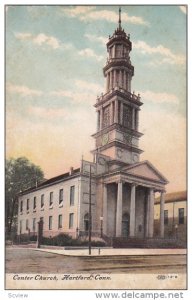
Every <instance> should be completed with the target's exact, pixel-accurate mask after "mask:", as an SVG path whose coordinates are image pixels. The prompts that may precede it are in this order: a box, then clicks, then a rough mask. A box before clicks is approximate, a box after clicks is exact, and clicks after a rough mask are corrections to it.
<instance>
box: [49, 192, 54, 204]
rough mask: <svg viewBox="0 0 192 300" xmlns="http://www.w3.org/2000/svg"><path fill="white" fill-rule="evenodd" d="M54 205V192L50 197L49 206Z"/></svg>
mask: <svg viewBox="0 0 192 300" xmlns="http://www.w3.org/2000/svg"><path fill="white" fill-rule="evenodd" d="M52 204H53V192H50V195H49V206H51V205H52Z"/></svg>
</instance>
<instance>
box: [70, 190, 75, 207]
mask: <svg viewBox="0 0 192 300" xmlns="http://www.w3.org/2000/svg"><path fill="white" fill-rule="evenodd" d="M74 200H75V186H74V185H73V186H71V188H70V205H71V206H72V205H74Z"/></svg>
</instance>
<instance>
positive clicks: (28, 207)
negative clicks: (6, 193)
mask: <svg viewBox="0 0 192 300" xmlns="http://www.w3.org/2000/svg"><path fill="white" fill-rule="evenodd" d="M27 210H29V199H27Z"/></svg>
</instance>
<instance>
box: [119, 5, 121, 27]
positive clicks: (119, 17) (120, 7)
mask: <svg viewBox="0 0 192 300" xmlns="http://www.w3.org/2000/svg"><path fill="white" fill-rule="evenodd" d="M119 29H121V7H119Z"/></svg>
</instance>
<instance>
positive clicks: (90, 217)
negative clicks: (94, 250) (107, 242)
mask: <svg viewBox="0 0 192 300" xmlns="http://www.w3.org/2000/svg"><path fill="white" fill-rule="evenodd" d="M91 219H92V216H91V164H90V169H89V255H91V230H92V228H91Z"/></svg>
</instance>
